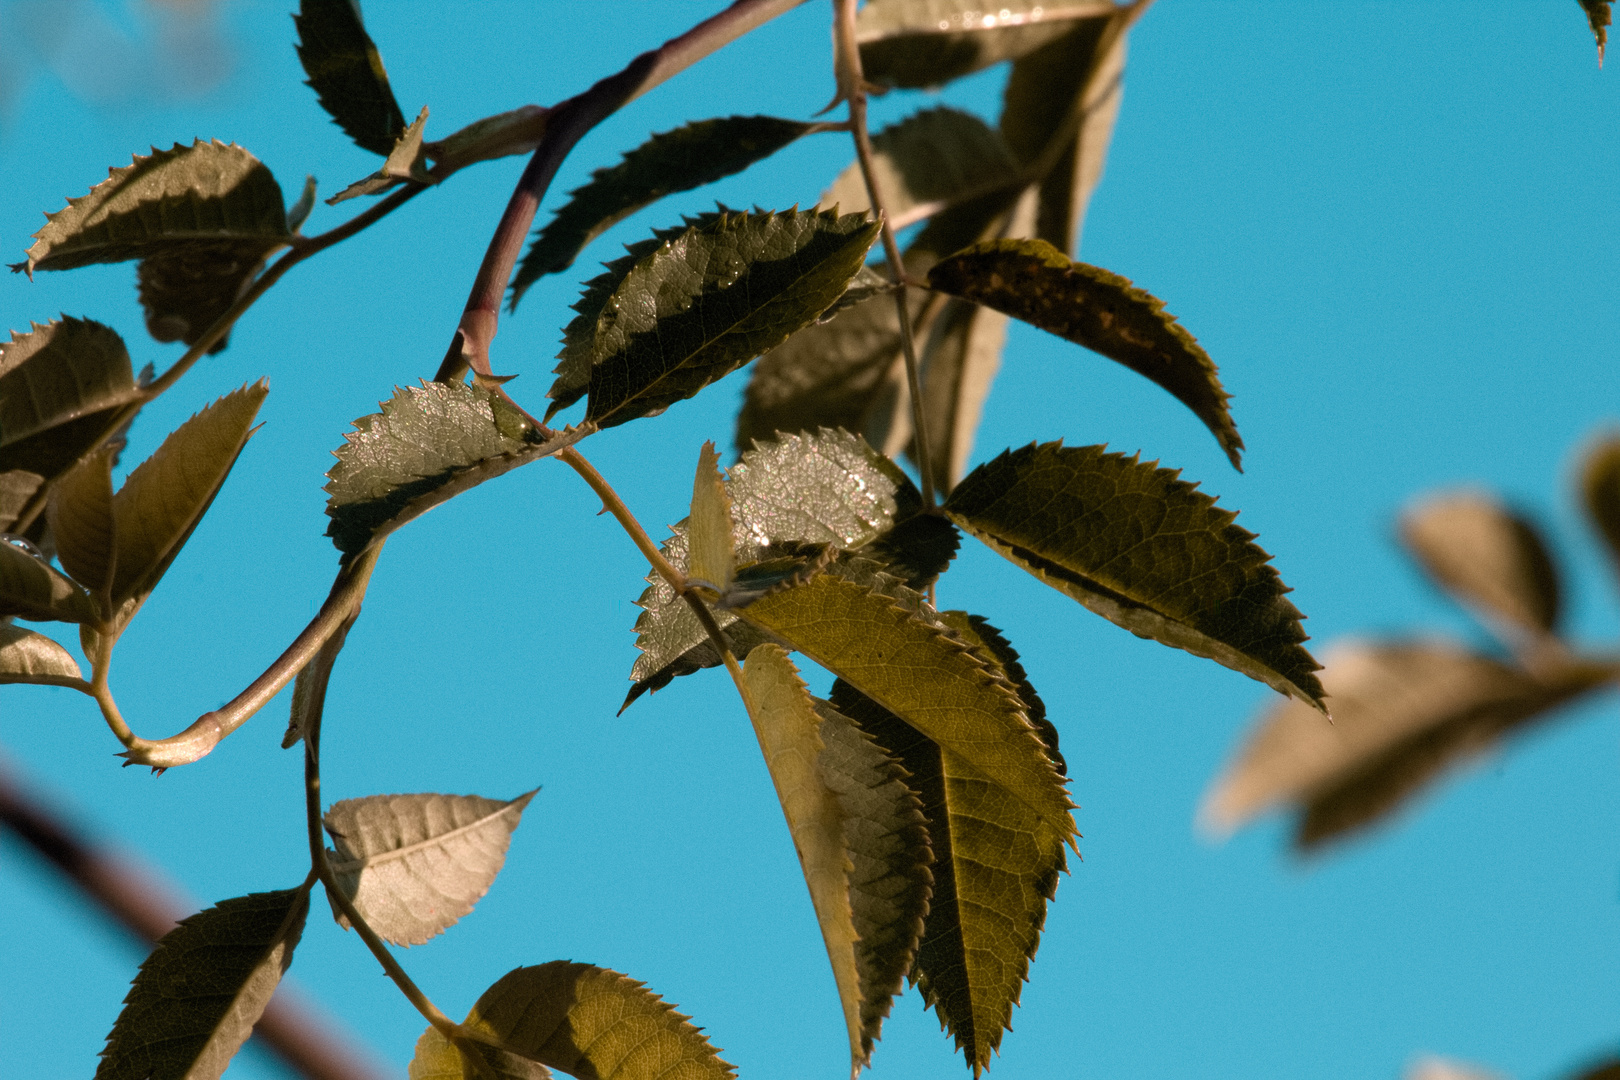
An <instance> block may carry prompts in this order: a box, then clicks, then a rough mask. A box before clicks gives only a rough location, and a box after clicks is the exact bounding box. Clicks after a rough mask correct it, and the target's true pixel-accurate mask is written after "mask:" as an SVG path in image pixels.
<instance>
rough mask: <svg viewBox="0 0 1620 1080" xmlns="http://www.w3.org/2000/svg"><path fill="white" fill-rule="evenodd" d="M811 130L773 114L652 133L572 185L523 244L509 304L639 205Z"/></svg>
mask: <svg viewBox="0 0 1620 1080" xmlns="http://www.w3.org/2000/svg"><path fill="white" fill-rule="evenodd" d="M814 129H815V125H814V124H807V123H804V122H802V121H798V120H781V119H778V118H777V117H774V116H725V117H719V118H717V119H714V120H696V121H693V122H692V123H690V124H686V125H683V126H682V127H678V128H676V129H675V130H674V131H665V132H662V133H660V134H657V135H654V136H653V137H652V138H650V139H648V140H647V141H646V142H644V143H642V144H641V145H640V146H638V147H636V148H635V149H634V150H632V151H630V152H629V153H628V154H626V155H624V160H623V161H621V162H620V163H619V164H617V165H615V166H613V167H612V168H611V169H597V170H596V171H595V172H594V173H592V174H591V182H590V183H588V184H586V185H585V186H584V187H580V188H576V189H574V190H573V191H572V192H570V193H569V194H570V195H571V196H572V198H570V199H569V201H568V202H566V203H564V204H563V205H562V207H560V208H559V209H558V210H557V211H556V213H555V215H554V216H553V217H552V219H551V220H550V221H549V222H547V223H546V226H545V228H543V229H541V230H540V232H539V234H538V235H537V236H536V237H535V238H534V243H533V244H531V245H530V246H529V251H528V253H527V254H526V255H524V256H523V261H522V263H521V264H519V266H518V271H517V274H516V276H514V277H513V279H512V298H511V306H512V308H513V309H514V310H516V308H517V305H518V301H519V300H521V299H523V294H524V292H526V291H527V290H528V288H529V286H530V285H533V284H534V283H535V282H536V281H538V280H539V279H540V278H542V277H544V276H545V275H546V274H555V273H559V272H561V271H563V270H566V269H568V268H569V267H570V266H572V265H573V264H574V259H575V258H577V257H578V256H579V253H580V251H581V250H583V249H584V247H585V245H586V244H589V243H590V242H591V241H592V240H594V239H596V237H598V236H600V235H601V234H602V233H603V232H604V231H606V230H607V229H610V228H612V227H613V226H614V225H615V224H616V223H618V222H620V221H623V220H624V219H625V218H627V217H629V216H630V215H631V214H633V213H635V212H636V211H637V210H640V209H641V208H643V207H645V206H651V205H652V204H653V203H655V202H657V201H658V200H659V199H662V198H663V197H664V196H666V195H671V194H674V193H675V192H677V191H690V190H692V189H693V188H698V187H702V186H703V185H704V184H712V183H714V182H715V181H716V180H720V179H723V178H724V177H727V176H731V175H733V174H735V173H739V172H742V171H743V170H744V169H746V168H748V166H750V165H752V164H754V162H756V161H760V160H763V159H764V158H767V157H770V156H771V155H772V154H774V153H776V152H777V151H778V150H780V149H782V147H784V146H786V145H788V144H789V143H791V142H793V141H794V140H795V139H798V138H799V137H800V136H801V135H804V134H806V133H808V132H810V131H813V130H814Z"/></svg>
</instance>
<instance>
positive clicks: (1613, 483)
mask: <svg viewBox="0 0 1620 1080" xmlns="http://www.w3.org/2000/svg"><path fill="white" fill-rule="evenodd" d="M4 385H5V384H4V383H3V382H0V389H3V387H4ZM3 434H4V429H3V428H0V435H3ZM1580 483H1581V501H1582V503H1583V504H1584V506H1585V508H1586V516H1587V519H1588V520H1589V521H1591V523H1592V526H1593V527H1594V528H1596V529H1597V531H1598V534H1599V535H1600V536H1602V537H1603V539H1604V541H1605V543H1606V544H1607V545H1608V548H1609V557H1610V558H1612V559H1614V560H1615V561H1616V562H1617V563H1620V435H1613V434H1611V435H1608V436H1606V437H1605V438H1603V439H1602V440H1600V441H1599V442H1598V443H1597V445H1595V446H1593V447H1592V448H1591V449H1590V450H1588V451H1587V453H1586V455H1585V459H1584V460H1583V461H1582V463H1581V479H1580Z"/></svg>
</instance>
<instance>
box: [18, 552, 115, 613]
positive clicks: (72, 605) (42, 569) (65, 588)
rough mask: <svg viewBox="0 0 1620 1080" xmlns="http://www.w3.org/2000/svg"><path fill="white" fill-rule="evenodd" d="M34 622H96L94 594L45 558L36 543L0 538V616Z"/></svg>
mask: <svg viewBox="0 0 1620 1080" xmlns="http://www.w3.org/2000/svg"><path fill="white" fill-rule="evenodd" d="M3 615H14V616H16V617H17V618H19V619H28V620H30V621H32V622H50V621H56V622H73V623H85V622H94V621H95V620H96V618H97V614H96V605H95V602H94V601H92V600H91V599H90V594H89V593H87V592H85V591H84V590H83V589H81V588H80V587H79V586H78V584H76V583H75V582H73V581H70V580H69V579H68V578H66V577H64V576H63V575H62V574H60V573H58V572H57V570H56V568H55V567H53V566H51V564H50V563H49V562H47V561H46V560H45V559H43V558H42V557H41V556H40V554H39V552H38V551H37V550H36V549H35V548H34V546H33V545H32V544H29V543H28V542H27V541H18V540H14V539H11V538H7V539H6V540H0V616H3Z"/></svg>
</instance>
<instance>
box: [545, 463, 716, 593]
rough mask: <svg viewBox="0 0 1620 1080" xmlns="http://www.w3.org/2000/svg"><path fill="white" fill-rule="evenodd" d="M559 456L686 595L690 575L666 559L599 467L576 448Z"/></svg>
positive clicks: (655, 566) (656, 567)
mask: <svg viewBox="0 0 1620 1080" xmlns="http://www.w3.org/2000/svg"><path fill="white" fill-rule="evenodd" d="M557 457H558V458H560V459H561V460H563V461H565V462H567V463H568V466H569V467H570V468H572V469H573V470H574V471H575V472H577V473H579V475H580V476H581V477H582V478H583V479H584V481H585V482H586V483H587V484H589V485H590V486H591V490H592V491H594V492H596V496H597V498H599V499H601V500H602V508H603V509H604V510H606V511H607V512H608V513H610V514H612V515H613V516H614V518H616V519H617V520H618V522H619V524H620V525H621V526H622V527H623V528H624V531H625V532H626V533H628V534H629V536H630V539H631V540H632V541H633V542H634V543H635V545H636V547H637V548H638V549H639V550H640V551H641V553H642V554H643V555H645V556H646V557H647V561H648V562H649V563H651V564H652V568H653V569H654V570H656V571H658V576H659V577H661V578H663V579H664V580H665V581H667V582H669V587H670V588H672V589H674V590H675V592H676V593H678V594H680V595H683V596H684V595H685V594H686V591H687V585H686V575H685V574H683V573H681V572H680V571H679V570H677V569H675V567H674V566H673V565H672V564H671V563H670V561H669V560H668V559H666V558H664V553H663V552H661V551H659V550H658V545H657V544H655V543H653V542H652V537H650V536H648V535H647V530H646V529H643V528H642V527H641V522H639V521H637V520H636V516H635V515H634V514H632V513H631V512H630V508H629V507H628V506H626V505H625V504H624V500H623V499H621V498H619V493H618V492H616V491H614V490H613V485H611V484H609V483H608V482H607V481H606V480H604V479H603V478H602V474H601V473H599V472H597V471H596V469H595V467H594V466H592V465H591V463H590V462H588V461H586V460H585V457H584V455H582V454H581V453H580V452H579V451H578V450H577V449H575V448H574V447H572V446H570V447H568V448H567V449H566V450H563V451H561V452H559V453H558V454H557Z"/></svg>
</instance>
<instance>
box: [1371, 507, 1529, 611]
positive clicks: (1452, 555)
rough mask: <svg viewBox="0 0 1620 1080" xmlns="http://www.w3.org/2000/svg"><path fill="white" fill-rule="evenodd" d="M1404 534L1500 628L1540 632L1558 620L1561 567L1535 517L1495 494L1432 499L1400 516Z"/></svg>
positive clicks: (1450, 585) (1447, 584)
mask: <svg viewBox="0 0 1620 1080" xmlns="http://www.w3.org/2000/svg"><path fill="white" fill-rule="evenodd" d="M1400 535H1401V541H1402V542H1403V543H1404V544H1405V545H1406V548H1407V550H1408V551H1410V552H1411V553H1412V555H1413V557H1414V558H1416V559H1417V561H1418V563H1419V565H1421V566H1422V567H1423V569H1424V570H1425V571H1427V572H1428V574H1429V576H1430V577H1431V578H1433V579H1434V580H1435V582H1436V583H1437V584H1439V585H1440V586H1441V587H1442V588H1444V589H1446V590H1447V591H1449V592H1451V593H1452V594H1453V595H1454V596H1456V597H1457V598H1458V599H1459V600H1461V601H1463V603H1465V604H1468V605H1469V606H1470V607H1473V608H1474V609H1476V610H1478V611H1481V612H1482V613H1483V614H1484V615H1485V616H1486V618H1487V619H1488V620H1490V621H1491V622H1492V623H1493V624H1495V625H1496V626H1498V627H1501V626H1503V625H1504V624H1505V625H1506V627H1507V628H1508V629H1510V630H1512V631H1514V632H1517V633H1518V634H1520V635H1525V634H1528V635H1530V636H1532V637H1537V636H1540V635H1542V634H1547V633H1551V632H1552V631H1553V630H1554V629H1555V628H1556V626H1557V624H1558V613H1559V608H1560V606H1561V604H1560V590H1559V584H1558V568H1557V567H1556V566H1555V565H1554V563H1553V559H1552V554H1551V553H1550V552H1549V551H1548V550H1547V544H1546V541H1544V540H1543V539H1542V538H1541V534H1540V533H1539V532H1538V531H1537V529H1536V527H1535V526H1534V525H1533V524H1531V523H1530V521H1529V520H1528V519H1526V518H1524V517H1522V516H1520V515H1518V514H1515V513H1513V512H1511V511H1510V510H1508V509H1507V508H1506V507H1504V506H1502V505H1501V504H1500V503H1498V502H1497V501H1496V500H1495V499H1493V498H1491V497H1490V496H1488V495H1482V494H1475V493H1457V494H1451V495H1441V496H1436V497H1433V498H1429V499H1426V500H1424V501H1423V502H1421V503H1419V504H1418V505H1416V506H1414V507H1412V508H1411V509H1410V510H1408V511H1406V513H1404V514H1402V515H1401V523H1400Z"/></svg>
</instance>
